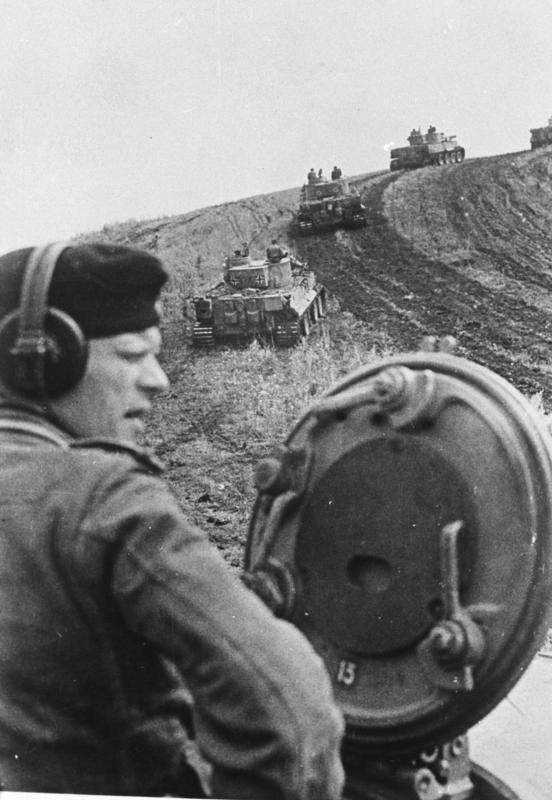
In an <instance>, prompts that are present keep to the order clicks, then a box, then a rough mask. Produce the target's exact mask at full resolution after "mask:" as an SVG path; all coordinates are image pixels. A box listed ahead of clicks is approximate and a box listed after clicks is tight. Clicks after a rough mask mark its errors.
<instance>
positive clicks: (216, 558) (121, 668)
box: [0, 243, 343, 800]
mask: <svg viewBox="0 0 552 800" xmlns="http://www.w3.org/2000/svg"><path fill="white" fill-rule="evenodd" d="M166 279H167V273H166V272H165V269H164V268H163V266H162V264H161V262H160V261H159V260H158V259H157V258H156V257H155V256H153V255H152V254H151V253H148V252H146V251H141V250H136V249H131V248H128V247H122V246H118V245H109V244H105V243H98V244H80V245H58V246H56V245H54V246H50V247H46V248H39V249H30V248H29V249H22V250H17V251H15V252H12V253H9V254H7V255H4V256H2V257H1V258H0V283H1V285H2V293H1V295H0V392H1V397H0V400H1V403H0V482H1V490H2V515H1V518H0V531H1V536H0V780H1V783H2V786H1V788H2V789H4V790H16V791H36V792H56V793H76V792H78V793H87V794H113V795H117V794H130V795H167V794H171V795H179V796H188V797H205V796H207V795H206V794H205V788H204V786H203V785H202V784H201V782H200V780H199V778H198V775H197V773H196V771H195V770H194V768H193V767H192V766H191V763H190V761H189V760H188V759H187V757H186V752H188V751H189V750H190V737H192V736H194V735H195V737H196V741H197V747H198V748H199V751H200V752H201V754H202V755H203V757H204V759H205V760H206V762H208V764H210V765H211V767H212V785H211V788H210V789H209V790H208V791H210V792H212V794H213V795H214V796H216V797H219V798H230V797H232V798H260V799H261V800H262V798H266V799H268V798H270V800H272V799H273V798H277V799H278V800H279V799H280V798H282V799H283V798H286V800H307V798H324V799H325V798H327V799H328V800H337V798H338V797H339V796H340V790H341V786H342V777H343V771H342V767H341V763H340V760H339V745H340V737H341V734H342V719H341V716H340V714H339V712H338V711H337V710H336V707H335V705H334V703H333V699H332V694H331V688H330V683H329V680H328V677H327V675H326V672H325V670H324V668H323V666H322V662H321V661H320V659H319V658H318V656H317V655H316V654H315V653H314V651H313V650H312V648H311V647H310V645H309V644H308V643H307V641H306V640H305V639H304V638H303V636H302V635H301V634H300V633H299V632H298V631H297V629H295V628H294V627H293V626H291V625H290V624H288V623H286V622H283V621H279V620H277V619H276V618H275V617H273V616H272V615H271V613H270V612H269V611H268V610H267V608H266V607H265V606H264V605H263V603H262V602H261V601H260V600H258V599H257V597H256V596H255V595H254V594H253V593H251V592H250V591H249V590H248V589H247V588H246V587H245V586H244V585H242V583H241V582H240V581H239V580H238V579H237V578H236V576H235V575H234V574H233V573H231V572H230V570H229V568H227V566H226V564H225V562H224V561H223V559H222V557H221V556H220V554H219V553H218V552H217V550H216V549H215V548H214V547H212V546H211V545H210V544H209V543H208V541H207V538H206V537H205V535H204V534H203V533H201V532H200V531H198V530H197V529H196V528H195V527H193V526H192V525H191V524H190V523H188V522H187V521H186V519H184V518H183V516H182V513H181V511H180V510H179V507H178V504H177V502H176V499H175V498H174V497H173V496H172V494H171V492H170V491H169V490H168V488H167V486H166V485H165V483H164V481H163V480H162V479H161V477H160V469H161V467H160V466H159V464H158V463H157V462H156V461H155V460H153V459H152V458H151V457H150V456H149V455H148V454H147V453H145V452H144V451H143V450H142V449H140V448H139V447H138V444H137V442H138V441H139V439H140V437H141V434H142V431H143V429H144V425H145V419H146V416H147V414H148V413H149V411H150V409H151V405H152V401H153V398H154V397H155V396H156V395H157V394H158V393H159V392H162V391H164V390H166V389H167V386H168V381H167V377H166V375H165V373H164V372H163V370H162V368H161V366H160V364H159V362H158V360H157V356H158V353H159V348H160V343H161V336H160V329H159V327H158V325H159V293H160V290H161V288H162V286H163V284H164V283H165V281H166ZM194 731H195V733H194ZM191 760H192V761H193V759H191Z"/></svg>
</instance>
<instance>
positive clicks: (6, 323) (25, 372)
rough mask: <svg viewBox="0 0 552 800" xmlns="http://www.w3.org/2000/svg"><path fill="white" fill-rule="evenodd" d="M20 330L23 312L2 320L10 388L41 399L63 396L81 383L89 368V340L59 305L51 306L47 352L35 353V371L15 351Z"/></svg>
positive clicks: (0, 361)
mask: <svg viewBox="0 0 552 800" xmlns="http://www.w3.org/2000/svg"><path fill="white" fill-rule="evenodd" d="M19 332H20V312H19V311H13V312H12V313H11V314H8V315H7V316H6V317H5V318H4V319H3V320H2V322H1V324H0V379H1V380H2V382H3V383H4V384H5V385H6V387H7V388H8V389H11V390H12V391H15V392H17V393H18V394H21V395H23V396H24V397H27V398H29V399H37V400H40V399H43V398H44V397H46V398H52V399H53V398H56V397H59V396H60V395H62V394H65V393H66V392H68V391H70V390H71V389H72V388H73V387H75V386H76V385H77V383H78V382H79V381H80V380H81V378H82V376H83V375H84V372H85V370H86V364H87V361H88V342H87V340H86V337H85V336H84V334H83V332H82V330H81V329H80V327H79V326H78V325H77V323H76V322H75V320H74V319H73V318H72V317H70V316H69V315H68V314H66V313H65V312H64V311H61V310H60V309H59V308H48V310H47V311H46V317H45V320H44V338H45V341H46V352H45V354H44V355H43V356H38V355H35V356H33V358H34V359H35V366H34V368H33V369H34V374H33V372H30V369H29V366H28V364H25V357H24V356H21V355H17V354H14V353H13V349H14V347H15V344H16V342H17V339H18V337H19ZM41 362H42V363H41Z"/></svg>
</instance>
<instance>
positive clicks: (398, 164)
mask: <svg viewBox="0 0 552 800" xmlns="http://www.w3.org/2000/svg"><path fill="white" fill-rule="evenodd" d="M407 141H408V146H405V147H395V148H394V149H393V150H391V163H390V168H391V171H392V172H394V171H395V170H398V169H417V168H418V167H427V166H430V165H431V164H434V165H436V166H443V164H459V163H460V162H461V161H463V160H464V158H465V157H466V151H465V150H464V148H463V147H461V145H459V144H458V142H457V140H456V136H445V134H444V133H440V132H439V131H437V128H435V126H434V125H430V126H429V128H428V129H427V133H422V132H421V131H420V129H418V130H416V129H414V128H413V129H412V131H411V133H410V136H409V137H408V139H407Z"/></svg>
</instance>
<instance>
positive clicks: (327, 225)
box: [292, 167, 366, 235]
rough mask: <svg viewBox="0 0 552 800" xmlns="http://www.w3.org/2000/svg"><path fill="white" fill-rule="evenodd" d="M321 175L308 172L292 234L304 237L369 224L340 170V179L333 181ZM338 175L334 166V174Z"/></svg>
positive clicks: (357, 195) (361, 205)
mask: <svg viewBox="0 0 552 800" xmlns="http://www.w3.org/2000/svg"><path fill="white" fill-rule="evenodd" d="M312 172H313V171H312V170H311V173H312ZM321 172H322V171H321V170H320V173H319V174H318V176H315V175H312V174H311V173H309V178H308V182H307V183H306V184H304V186H303V188H302V189H301V195H300V200H299V208H298V210H297V212H296V213H295V217H294V220H293V223H292V229H293V232H294V233H295V234H303V235H304V234H309V233H317V232H318V231H325V230H332V229H334V228H360V227H362V226H364V225H366V209H365V207H364V205H363V203H362V200H361V197H360V194H359V193H358V192H357V191H356V189H354V187H352V186H351V185H350V181H349V179H348V178H345V177H341V170H339V177H337V178H334V179H333V180H331V181H329V180H327V179H326V178H324V177H322V175H321ZM336 174H337V172H336V168H335V167H334V171H332V175H336Z"/></svg>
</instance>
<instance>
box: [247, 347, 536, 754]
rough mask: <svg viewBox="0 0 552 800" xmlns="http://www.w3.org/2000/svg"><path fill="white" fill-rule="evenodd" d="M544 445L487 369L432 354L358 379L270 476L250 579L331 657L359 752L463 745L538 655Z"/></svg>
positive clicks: (296, 437)
mask: <svg viewBox="0 0 552 800" xmlns="http://www.w3.org/2000/svg"><path fill="white" fill-rule="evenodd" d="M550 447H551V445H550V443H549V438H548V433H547V431H546V430H545V427H544V424H543V422H542V420H541V418H540V417H539V416H538V415H537V414H536V412H535V411H534V410H533V408H532V407H531V405H530V404H529V403H528V402H527V401H526V400H525V399H524V398H523V397H522V396H521V395H520V394H519V393H518V392H517V391H516V390H515V389H514V388H513V387H512V386H511V385H510V384H509V383H507V382H506V381H504V380H503V379H501V378H500V377H498V376H497V375H496V374H494V373H492V372H491V371H489V370H487V369H485V368H483V367H480V366H478V365H475V364H473V363H472V362H469V361H466V360H464V359H460V358H457V357H455V356H451V355H447V354H442V353H437V354H428V353H420V354H414V355H406V356H398V357H396V358H392V359H387V360H386V361H384V362H381V363H379V364H377V365H375V366H371V367H369V368H366V369H362V370H359V371H357V372H356V373H353V374H352V375H351V376H350V377H349V378H347V379H345V380H344V381H342V382H341V383H340V384H338V385H337V386H335V387H334V388H333V389H332V390H330V392H328V393H327V394H326V395H325V396H324V397H323V398H322V399H321V401H320V402H319V403H318V404H317V405H315V406H313V407H312V408H311V409H310V410H309V412H308V413H307V414H305V416H304V417H303V418H302V419H301V420H300V421H299V422H298V423H297V425H296V426H295V428H294V430H293V431H292V432H291V434H290V436H289V437H288V439H287V441H286V442H285V445H284V446H283V447H282V448H281V449H280V451H279V452H278V453H277V455H276V456H275V457H274V458H273V459H267V460H265V461H264V462H262V463H261V464H260V465H259V469H258V473H257V487H258V492H259V493H258V499H257V503H256V506H255V509H254V512H253V517H252V521H251V526H250V531H249V538H248V546H247V552H246V569H247V575H248V578H249V580H250V582H251V584H252V585H254V586H255V587H256V588H257V589H258V590H259V593H260V594H261V595H263V596H265V598H266V599H267V601H268V602H270V604H271V605H272V606H273V608H274V609H275V610H276V613H279V614H281V615H282V616H285V617H287V618H288V619H290V620H291V621H292V622H293V623H294V624H295V625H297V626H298V627H299V628H300V629H301V630H302V631H303V632H304V633H305V634H306V636H307V637H308V638H309V639H310V641H311V642H312V644H313V646H314V647H315V649H316V650H317V651H318V652H319V654H320V655H321V656H322V658H323V659H324V661H325V663H326V666H327V668H328V671H329V673H330V676H331V677H332V680H333V685H334V690H335V696H336V698H337V701H338V703H339V704H340V706H341V708H342V709H343V711H344V713H345V716H346V720H347V738H348V740H349V743H351V744H353V746H354V744H355V743H358V744H359V745H360V746H362V749H363V752H365V753H372V754H374V755H378V754H380V753H385V754H386V755H388V754H389V753H390V752H393V751H396V752H404V751H409V750H412V749H413V748H416V749H419V748H424V747H427V746H429V745H431V744H434V743H437V742H440V741H445V740H449V739H452V738H453V737H454V736H456V735H458V734H460V733H462V732H464V731H466V730H467V729H468V728H470V727H471V726H472V725H474V724H475V723H476V722H478V721H479V720H480V719H482V718H483V717H484V716H485V715H486V714H487V713H488V712H489V711H490V710H491V709H492V708H493V707H494V706H495V705H496V704H497V703H498V702H499V701H500V700H501V699H502V698H503V697H504V696H505V695H506V694H507V692H508V691H509V689H510V688H511V687H512V686H513V684H514V683H515V682H516V681H517V679H518V678H519V677H520V675H521V673H522V671H523V669H524V667H525V666H526V665H527V663H528V662H529V661H530V659H531V658H532V656H533V655H534V653H535V652H536V650H537V648H538V646H539V644H540V642H541V639H542V637H543V631H544V627H545V625H546V604H547V602H548V594H549V588H550V575H549V551H550V532H551V492H552V480H551V479H552V472H551V456H550Z"/></svg>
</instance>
